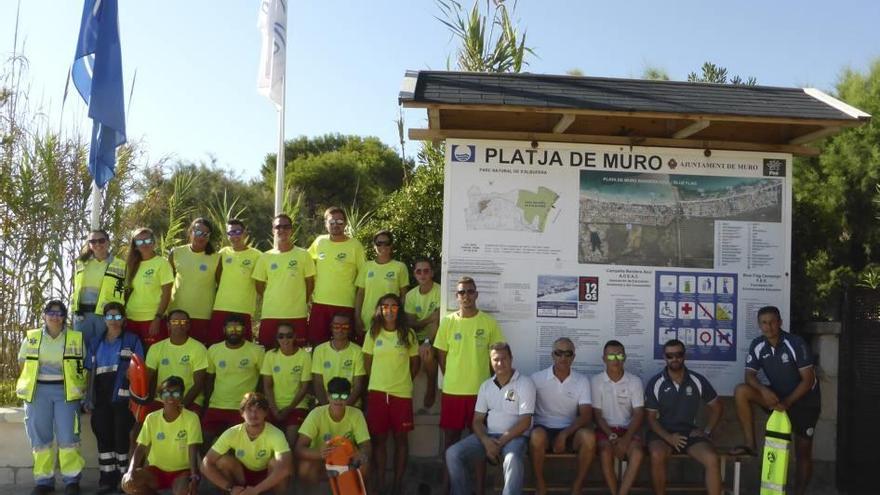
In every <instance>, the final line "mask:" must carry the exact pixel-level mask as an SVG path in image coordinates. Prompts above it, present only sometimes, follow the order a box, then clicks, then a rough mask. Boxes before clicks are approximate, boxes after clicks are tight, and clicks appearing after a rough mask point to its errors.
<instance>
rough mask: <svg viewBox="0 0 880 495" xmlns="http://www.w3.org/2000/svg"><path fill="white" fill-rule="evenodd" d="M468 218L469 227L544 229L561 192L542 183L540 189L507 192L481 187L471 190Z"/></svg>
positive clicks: (534, 230) (535, 230) (479, 228)
mask: <svg viewBox="0 0 880 495" xmlns="http://www.w3.org/2000/svg"><path fill="white" fill-rule="evenodd" d="M467 197H468V208H467V210H466V211H465V219H466V224H467V229H468V230H516V231H524V232H544V228H545V227H546V226H547V219H548V217H549V216H550V214H551V212H552V211H553V209H554V207H555V205H556V203H557V201H558V200H559V194H557V193H556V192H555V191H553V190H552V189H549V188H546V187H543V186H540V187H538V188H537V189H536V190H528V189H513V190H510V191H507V192H483V191H482V190H481V189H480V188H479V187H478V186H472V187H471V188H470V189H468V192H467Z"/></svg>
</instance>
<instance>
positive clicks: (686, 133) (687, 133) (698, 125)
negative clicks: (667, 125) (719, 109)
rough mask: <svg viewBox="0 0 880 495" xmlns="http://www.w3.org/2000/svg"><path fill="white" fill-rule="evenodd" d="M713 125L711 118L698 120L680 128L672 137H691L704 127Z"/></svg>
mask: <svg viewBox="0 0 880 495" xmlns="http://www.w3.org/2000/svg"><path fill="white" fill-rule="evenodd" d="M710 125H712V121H711V120H698V121H696V122H694V123H693V124H691V125H689V126H687V127H685V128H683V129H680V130H678V131H677V132H676V133H675V134H673V135H672V139H684V138H687V137H691V136H693V135H694V134H696V133H698V132H700V131H702V130H703V129H705V128H707V127H709V126H710Z"/></svg>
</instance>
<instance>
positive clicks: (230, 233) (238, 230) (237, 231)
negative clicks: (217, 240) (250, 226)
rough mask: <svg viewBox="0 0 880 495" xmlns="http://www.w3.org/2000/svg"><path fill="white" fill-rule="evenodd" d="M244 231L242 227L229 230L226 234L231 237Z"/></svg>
mask: <svg viewBox="0 0 880 495" xmlns="http://www.w3.org/2000/svg"><path fill="white" fill-rule="evenodd" d="M242 232H244V231H243V230H241V229H233V230H227V231H226V235H228V236H229V237H233V236H237V235H241V233H242Z"/></svg>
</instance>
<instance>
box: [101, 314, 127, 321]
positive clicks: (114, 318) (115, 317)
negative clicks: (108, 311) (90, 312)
mask: <svg viewBox="0 0 880 495" xmlns="http://www.w3.org/2000/svg"><path fill="white" fill-rule="evenodd" d="M123 318H125V317H124V316H122V315H119V314H116V315H104V319H105V320H107V321H122V319H123Z"/></svg>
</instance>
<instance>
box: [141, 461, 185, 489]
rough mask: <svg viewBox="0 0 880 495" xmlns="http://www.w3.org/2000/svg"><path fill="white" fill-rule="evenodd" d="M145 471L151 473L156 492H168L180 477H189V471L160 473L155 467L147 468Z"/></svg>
mask: <svg viewBox="0 0 880 495" xmlns="http://www.w3.org/2000/svg"><path fill="white" fill-rule="evenodd" d="M147 469H149V470H150V472H151V473H153V477H154V478H156V485H157V486H156V489H157V490H170V489H171V487H173V486H174V481H175V480H176V479H177V478H180V477H181V476H189V469H184V470H182V471H162V470H161V469H159V468H157V467H156V466H147Z"/></svg>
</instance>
